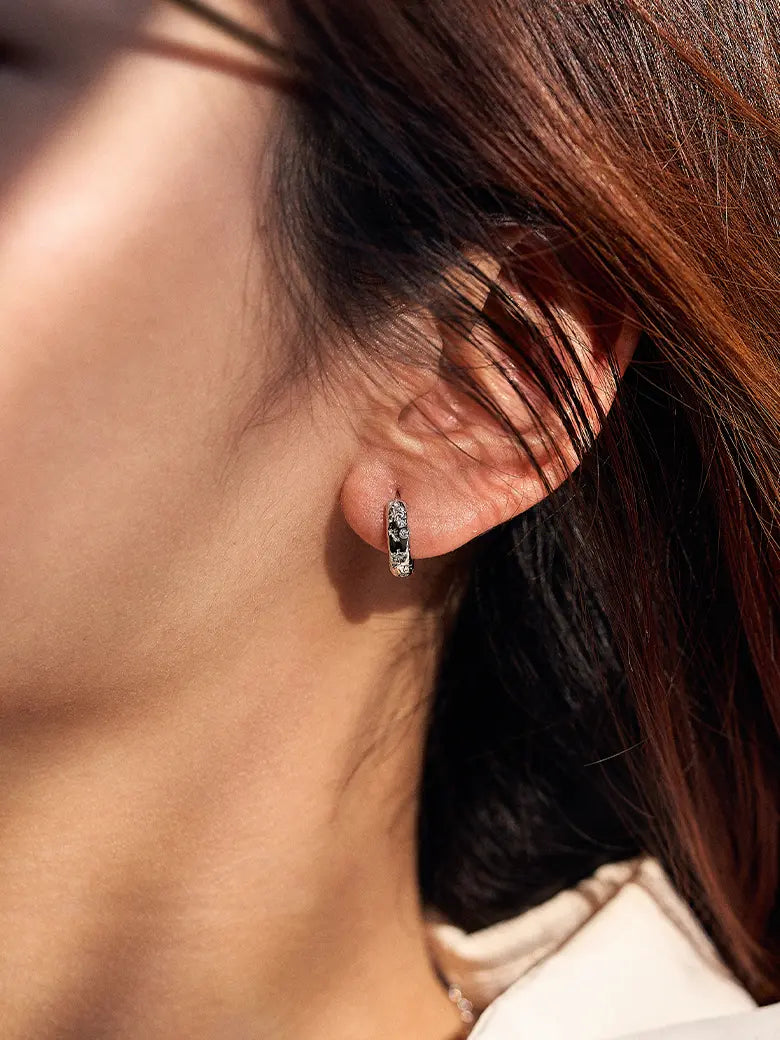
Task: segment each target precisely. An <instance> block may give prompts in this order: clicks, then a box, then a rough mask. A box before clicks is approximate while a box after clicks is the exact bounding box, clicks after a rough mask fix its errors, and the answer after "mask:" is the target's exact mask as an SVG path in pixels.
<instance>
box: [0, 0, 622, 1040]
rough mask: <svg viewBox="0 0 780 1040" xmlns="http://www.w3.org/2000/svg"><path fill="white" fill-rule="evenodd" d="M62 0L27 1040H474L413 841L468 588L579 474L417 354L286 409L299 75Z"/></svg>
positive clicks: (8, 926)
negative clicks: (285, 109) (420, 885)
mask: <svg viewBox="0 0 780 1040" xmlns="http://www.w3.org/2000/svg"><path fill="white" fill-rule="evenodd" d="M6 3H7V7H5V8H4V7H3V6H2V5H4V4H6ZM45 6H46V5H45V4H43V5H42V6H41V10H42V8H43V7H45ZM55 7H56V8H57V11H58V17H61V18H62V19H64V20H65V21H66V22H67V24H68V27H69V32H68V33H64V32H63V33H61V34H59V35H57V34H54V35H52V36H51V39H50V40H47V46H50V47H51V48H53V49H54V50H56V48H57V47H60V48H63V47H64V46H65V43H64V41H65V40H66V39H67V40H68V41H69V46H70V47H71V50H69V51H68V55H70V57H68V55H60V57H61V58H62V61H63V62H64V63H65V58H67V60H68V61H70V62H71V63H72V64H71V66H70V67H67V68H66V67H65V65H66V64H67V63H65V64H63V69H61V70H60V71H59V72H57V73H56V74H55V73H53V72H52V73H50V74H48V78H47V75H46V74H44V73H36V74H35V75H34V76H31V77H29V78H14V79H9V80H8V81H3V83H2V87H0V89H1V90H3V91H5V93H4V95H3V98H2V102H3V109H4V120H5V125H6V126H7V127H8V134H7V135H6V136H4V137H3V145H2V148H3V150H4V151H3V155H2V158H1V159H0V179H1V180H2V184H3V194H2V197H1V198H0V341H1V342H2V350H1V351H0V404H1V407H0V488H1V489H2V494H0V630H2V632H3V640H2V642H1V643H0V776H1V782H0V877H2V879H3V881H2V885H0V934H3V935H4V936H5V937H6V941H5V942H4V943H3V948H2V953H0V1006H2V1007H3V1036H4V1038H5V1040H16V1038H19V1040H21V1038H25V1040H27V1038H30V1037H33V1036H34V1037H36V1038H37V1040H45V1038H47V1037H52V1038H53V1037H57V1038H59V1040H63V1038H67V1037H73V1038H76V1037H79V1038H82V1040H83V1038H86V1037H103V1036H106V1037H107V1036H111V1037H115V1038H121V1040H135V1038H142V1037H143V1038H147V1040H148V1038H150V1037H155V1038H157V1037H160V1038H162V1037H166V1038H167V1037H179V1036H187V1037H190V1038H192V1040H200V1038H203V1040H205V1038H209V1040H210V1038H217V1037H225V1036H230V1037H231V1038H236V1040H239V1038H243V1037H247V1038H249V1037H252V1038H258V1037H263V1038H274V1040H276V1038H278V1040H287V1038H293V1037H294V1038H296V1040H308V1038H317V1040H330V1038H333V1040H336V1038H338V1040H350V1038H354V1040H358V1038H360V1040H372V1038H377V1040H379V1038H380V1037H381V1038H382V1040H386V1038H387V1037H388V1036H409V1037H417V1036H419V1037H425V1038H426V1040H451V1038H452V1037H454V1036H455V1035H456V1033H457V1031H458V1028H459V1025H458V1015H457V1012H456V1010H455V1008H454V1007H453V1006H452V1004H451V1003H450V1002H449V1000H448V999H447V996H446V993H445V991H444V989H443V988H442V986H441V984H440V982H439V981H438V979H437V978H436V977H435V974H434V971H433V968H432V966H431V964H430V961H429V959H428V956H427V952H426V949H425V940H424V930H423V917H422V910H423V908H422V907H421V906H420V903H419V894H418V891H417V881H416V867H415V834H414V830H415V811H416V802H415V796H416V786H417V783H418V780H419V775H420V766H421V759H422V749H423V739H424V733H425V721H426V712H425V708H426V703H427V701H426V697H427V695H428V694H429V693H430V690H431V686H432V679H433V667H434V665H435V659H436V651H437V649H438V644H439V639H440V617H441V601H440V597H439V595H438V589H439V581H440V578H441V576H442V574H443V573H444V568H445V566H446V565H449V564H451V563H452V560H453V559H456V558H457V555H458V554H459V553H463V552H467V547H468V544H469V542H470V541H471V539H472V538H473V537H474V535H475V534H479V533H481V531H483V530H486V529H487V528H488V527H489V526H491V525H492V524H495V523H498V522H501V520H503V519H507V518H508V517H510V516H512V515H516V513H518V512H519V511H521V510H522V509H524V508H527V507H528V506H529V505H531V504H533V502H534V501H536V500H538V498H539V497H540V495H541V494H543V493H544V492H543V489H541V488H540V487H539V485H538V482H537V480H536V478H535V476H534V475H533V474H532V473H531V472H529V471H528V468H527V466H525V465H524V464H523V463H522V462H521V461H520V460H519V459H518V458H516V457H515V455H514V454H513V452H512V451H511V450H510V447H511V446H510V444H509V442H508V441H507V440H506V439H505V437H504V435H503V433H502V432H501V431H499V430H498V429H497V428H495V427H494V426H492V425H491V424H490V423H489V422H487V421H486V420H485V419H484V418H483V417H482V416H480V415H479V414H478V413H477V412H476V411H474V410H473V409H471V408H470V407H469V405H468V403H467V402H466V401H463V400H458V399H455V398H453V397H452V395H451V394H449V393H447V392H446V391H445V389H444V388H443V387H442V386H441V385H440V384H439V383H438V382H437V380H436V379H434V378H433V377H430V376H423V375H422V374H420V373H419V372H418V371H417V370H416V369H414V368H412V367H411V366H410V371H408V372H406V371H402V372H399V378H398V379H397V380H396V381H395V383H394V386H393V390H392V393H390V392H387V393H381V392H379V391H378V390H377V388H376V387H375V385H374V384H373V383H372V382H371V381H370V380H366V379H365V378H363V376H362V375H360V374H357V373H352V374H349V373H346V374H345V376H344V379H343V380H342V383H341V385H342V386H343V388H344V395H343V397H342V398H341V399H335V398H334V396H333V395H332V394H331V393H328V392H326V388H325V387H324V386H322V387H320V386H317V385H313V386H312V385H307V386H306V387H303V386H302V385H301V386H297V385H296V386H291V387H290V388H289V391H288V392H287V393H284V394H282V395H281V396H279V395H272V394H271V389H270V388H271V386H272V383H271V379H272V376H273V374H274V373H275V372H276V371H277V370H278V365H279V363H280V361H282V360H283V359H284V357H283V352H284V351H285V350H288V349H290V346H289V338H290V337H289V335H282V333H281V332H280V328H279V324H280V323H279V320H278V317H279V313H278V308H277V307H276V302H277V295H276V294H275V292H274V291H273V290H272V286H273V272H272V271H271V268H270V262H269V257H268V251H267V249H266V248H265V240H264V230H263V229H264V212H265V213H266V214H267V213H268V212H269V211H268V210H267V209H266V207H270V206H272V205H273V200H272V199H271V198H269V197H268V196H267V195H266V194H264V190H263V189H264V172H265V171H266V170H267V164H268V158H269V150H270V147H271V141H272V137H271V130H272V127H273V125H274V118H275V117H276V115H277V114H278V111H279V110H278V105H279V104H280V95H279V93H278V91H277V90H276V89H275V88H274V86H273V84H272V83H270V82H268V81H266V80H264V79H263V77H262V76H260V77H259V78H257V79H256V81H253V82H249V81H248V80H247V79H246V78H245V77H242V76H238V75H233V74H231V73H230V72H229V71H226V69H225V68H224V67H219V65H220V59H240V60H241V61H250V62H251V61H254V62H255V65H256V66H257V69H258V71H260V70H261V69H262V67H263V62H262V59H259V58H253V57H252V56H251V55H248V54H247V52H246V51H245V50H244V49H242V48H241V47H240V45H238V44H234V43H231V42H230V41H229V40H227V39H226V38H224V37H222V36H221V35H220V34H218V33H216V32H215V31H214V30H213V29H210V28H209V27H207V26H204V25H202V24H200V23H198V22H196V21H195V20H193V19H191V18H189V17H188V16H187V15H186V14H185V13H183V12H181V11H179V10H177V9H174V8H172V7H168V6H166V5H165V4H163V3H160V4H148V5H145V4H143V3H140V2H138V3H130V2H128V3H126V4H123V3H120V2H116V3H114V4H112V5H107V4H105V3H102V4H100V5H99V4H98V3H97V0H72V2H71V3H68V0H58V3H56V4H54V2H53V0H51V2H50V3H49V11H48V14H49V15H51V14H52V13H53V12H54V8H55ZM220 7H221V9H222V10H224V11H226V12H227V13H232V14H235V15H236V16H237V17H239V18H241V19H243V20H244V21H246V22H247V23H248V24H252V25H254V26H255V27H256V28H257V29H258V30H259V31H261V32H265V33H266V35H268V36H269V37H272V36H273V33H272V30H271V27H270V25H269V24H268V23H267V22H265V21H264V19H263V16H262V12H260V11H258V9H257V6H256V5H255V4H250V2H249V0H234V2H232V3H227V2H225V3H222V4H221V5H220ZM18 9H19V5H18V4H15V5H13V4H11V3H10V2H8V0H2V4H0V28H2V29H9V28H14V29H15V31H20V25H21V23H22V19H21V16H20V15H19V10H18ZM96 12H97V13H99V14H100V15H101V18H102V19H103V29H106V28H108V29H110V30H112V31H113V30H121V31H124V32H130V31H131V30H132V31H133V32H135V33H136V34H137V39H139V40H140V39H141V37H146V38H147V39H148V38H152V39H154V40H157V41H158V42H159V41H161V40H168V41H172V42H174V43H176V44H177V45H183V46H185V47H186V48H190V49H191V52H192V53H191V55H190V57H191V60H186V58H185V57H183V56H182V55H178V56H175V55H172V54H171V53H166V50H165V48H164V47H160V46H157V47H155V46H149V45H148V44H147V45H141V44H137V45H125V46H122V47H116V48H114V49H112V48H111V47H109V46H108V45H107V44H106V42H105V41H106V40H107V39H109V38H111V32H108V34H107V35H106V34H105V33H103V34H102V35H101V32H97V33H94V32H91V31H86V29H85V31H84V34H83V35H79V33H80V31H81V29H82V28H84V27H89V26H93V27H94V18H95V14H96ZM39 13H40V12H39ZM44 13H45V12H44ZM2 19H6V22H4V21H3V20H2ZM14 20H16V24H15V25H14V24H13V23H14ZM51 22H52V19H51V18H49V19H48V20H47V19H45V18H44V19H42V21H41V23H40V25H39V26H37V27H36V26H33V25H32V23H30V24H29V25H27V26H26V27H24V26H22V28H25V29H26V31H27V32H30V33H35V32H36V31H38V32H44V30H43V29H42V28H41V26H42V25H43V24H44V23H46V24H51ZM8 23H10V24H8ZM62 24H63V25H64V24H65V22H63V23H62ZM75 41H78V46H76V44H75ZM195 52H197V53H198V54H201V55H203V54H207V55H210V56H211V58H212V59H217V60H216V63H215V61H213V60H212V61H211V62H208V61H203V60H196V54H195ZM223 64H224V62H223ZM568 299H569V302H571V298H570V297H569V298H568ZM572 314H575V317H573V318H572V321H573V322H574V325H573V327H574V328H575V329H576V330H578V332H579V334H580V335H581V337H582V341H583V344H585V345H587V342H588V337H589V335H590V330H589V327H588V326H587V324H586V323H583V324H577V320H578V319H577V318H576V307H572ZM580 317H581V315H580ZM414 320H415V321H416V322H417V323H418V327H419V328H420V330H421V331H423V332H424V333H425V334H426V335H428V336H429V337H430V338H431V342H433V343H435V344H438V347H439V349H441V350H450V351H453V352H459V353H460V354H461V356H463V357H467V356H468V350H469V348H468V345H466V344H458V343H455V342H453V341H452V340H447V338H446V336H445V333H444V332H443V331H442V330H441V329H437V328H436V327H435V326H434V325H433V324H432V323H431V322H430V321H429V320H428V319H427V318H426V316H425V315H424V314H421V315H416V316H415V318H414ZM615 329H616V331H615V342H616V343H617V344H618V346H619V348H620V349H619V356H620V358H621V359H622V364H623V365H625V364H627V363H628V360H629V359H630V354H631V351H632V349H633V345H634V343H635V338H636V333H635V330H634V329H633V328H632V327H630V326H629V325H619V326H616V327H615ZM284 331H287V332H289V328H287V329H286V330H284ZM488 346H489V345H488ZM484 378H485V379H486V381H487V382H486V385H488V386H489V387H490V388H491V389H492V391H494V392H495V393H497V394H498V393H500V392H501V390H500V386H499V384H498V383H496V382H494V381H491V380H492V377H491V376H490V373H486V374H485V376H484ZM604 393H605V398H604V400H605V403H607V404H608V399H609V394H610V391H609V390H608V389H605V391H604ZM258 402H259V404H260V410H259V414H260V415H261V416H262V421H259V422H254V423H251V424H248V423H247V417H248V416H254V415H256V414H258V413H257V406H258ZM426 416H427V419H428V420H430V419H431V418H436V419H437V420H438V421H439V423H440V426H441V428H442V429H444V428H446V430H447V432H448V434H449V437H444V436H442V433H441V430H440V429H434V428H433V427H432V426H431V424H430V422H429V421H427V420H426ZM518 421H519V422H525V421H527V417H523V416H522V415H518ZM457 443H460V444H461V446H464V445H465V446H468V447H471V448H474V449H475V450H474V452H473V454H474V457H473V458H469V457H467V456H465V455H464V454H463V453H462V452H460V451H458V450H457V448H456V446H455V445H456V444H457ZM497 467H499V468H500V479H498V478H497V476H496V472H497ZM564 476H565V473H563V472H561V473H560V474H559V475H558V476H557V478H556V479H557V480H560V479H563V477H564ZM396 487H400V488H401V489H402V494H403V497H404V499H405V501H406V502H407V504H408V506H409V511H410V524H411V528H412V551H413V554H414V556H415V558H416V559H419V560H421V561H422V562H421V563H420V564H419V565H418V567H417V569H416V571H415V574H414V576H413V578H412V579H410V580H409V581H402V580H399V579H397V578H394V577H392V575H390V573H389V570H388V567H387V557H386V550H385V544H384V529H383V526H382V520H383V508H384V503H385V502H386V501H387V500H388V499H389V498H391V497H392V496H393V493H394V491H395V488H396ZM9 937H10V939H11V941H8V940H9Z"/></svg>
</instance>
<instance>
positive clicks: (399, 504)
mask: <svg viewBox="0 0 780 1040" xmlns="http://www.w3.org/2000/svg"><path fill="white" fill-rule="evenodd" d="M400 496H401V492H400V491H399V490H398V489H396V497H395V498H393V499H391V500H390V501H389V502H388V503H387V506H386V507H385V527H386V530H387V552H388V558H389V559H388V562H389V566H390V573H391V574H394V575H395V576H396V578H408V577H409V575H410V574H411V573H412V571H413V570H414V560H413V559H412V554H411V550H410V546H409V512H408V510H407V508H406V503H405V502H403V501H402V500H401V497H400Z"/></svg>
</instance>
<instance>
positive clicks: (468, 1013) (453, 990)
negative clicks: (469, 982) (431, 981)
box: [447, 982, 476, 1036]
mask: <svg viewBox="0 0 780 1040" xmlns="http://www.w3.org/2000/svg"><path fill="white" fill-rule="evenodd" d="M447 996H448V997H449V998H450V1000H451V1001H452V1003H453V1004H454V1005H455V1006H456V1007H457V1009H458V1011H460V1020H461V1022H465V1023H466V1025H467V1026H468V1027H469V1028H468V1029H467V1030H466V1031H465V1032H464V1034H463V1035H464V1036H468V1035H469V1033H470V1032H471V1027H472V1026H473V1025H474V1022H475V1021H476V1019H475V1017H474V1005H473V1004H472V1003H471V1001H470V1000H469V999H468V997H464V996H463V990H462V989H461V988H460V986H457V985H456V984H455V983H454V982H451V983H449V984H448V985H447Z"/></svg>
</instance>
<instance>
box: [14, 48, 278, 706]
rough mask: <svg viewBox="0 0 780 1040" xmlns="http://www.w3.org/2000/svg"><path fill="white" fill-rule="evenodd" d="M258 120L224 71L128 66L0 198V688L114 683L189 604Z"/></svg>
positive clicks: (245, 265) (253, 177) (239, 317)
mask: <svg viewBox="0 0 780 1040" xmlns="http://www.w3.org/2000/svg"><path fill="white" fill-rule="evenodd" d="M265 118H266V114H265V113H264V110H263V106H262V104H260V103H259V102H258V98H257V97H256V96H255V98H254V99H253V103H252V104H251V105H250V104H249V103H248V99H247V98H246V97H245V96H244V94H243V93H242V90H241V89H240V88H239V87H237V86H236V85H233V84H229V83H228V82H227V81H226V80H225V79H224V78H223V79H219V78H218V77H217V76H216V75H215V74H211V77H210V78H209V75H208V74H207V73H204V72H193V71H192V70H191V69H186V68H183V67H182V68H179V67H177V66H176V65H175V64H173V63H165V62H163V61H161V60H160V59H154V58H151V57H139V56H135V57H133V58H132V59H128V60H126V61H124V62H123V64H122V65H121V66H117V67H116V68H115V69H114V70H112V72H111V75H110V77H109V78H108V79H107V80H106V81H105V82H104V83H101V84H100V85H99V88H98V89H96V90H95V92H94V94H93V96H92V97H91V98H89V99H88V100H87V101H86V103H85V104H84V106H83V107H82V108H81V110H80V111H79V112H78V113H77V114H75V115H74V116H73V118H72V119H71V120H70V121H69V122H68V124H67V126H65V125H63V126H62V128H61V130H60V132H59V134H58V138H57V139H56V140H55V141H52V142H51V147H49V148H48V149H47V151H46V153H45V154H42V155H40V156H39V158H38V159H37V160H36V165H35V167H34V168H29V169H28V170H27V171H26V172H25V174H24V176H23V177H22V178H21V179H20V181H19V182H18V184H17V186H16V189H15V191H14V193H13V195H8V196H6V197H5V199H4V200H3V203H2V207H1V210H0V629H2V630H3V632H4V639H3V643H2V645H0V693H6V692H7V691H9V690H10V689H11V688H13V689H14V690H15V691H16V690H18V688H19V685H20V684H22V685H25V686H26V685H33V686H34V685H36V684H37V685H41V684H43V683H44V682H45V681H46V676H48V677H49V679H51V681H54V680H55V679H56V681H58V682H63V681H68V680H70V681H71V682H72V683H78V682H79V681H84V682H87V681H88V678H87V677H88V673H89V670H90V668H91V667H92V666H93V665H94V666H95V668H97V663H98V659H97V656H96V658H95V660H94V661H92V660H91V659H90V655H91V654H92V653H95V654H96V655H97V654H98V653H99V655H100V660H101V661H104V660H105V656H106V651H107V649H110V650H111V651H112V653H113V655H114V659H115V660H116V661H117V667H118V668H119V667H120V665H121V666H122V667H123V668H125V671H124V672H123V674H124V675H125V676H126V675H127V671H126V667H127V662H128V659H129V655H130V648H131V647H133V648H135V650H134V653H135V655H136V659H137V660H139V659H140V658H139V655H138V652H137V651H138V645H139V640H141V641H144V640H147V639H148V636H147V635H146V634H144V635H141V633H147V632H148V631H149V627H150V626H152V627H153V630H154V637H155V639H156V640H157V641H158V642H159V640H160V639H161V638H164V636H163V635H162V633H163V631H164V630H165V628H166V626H168V627H169V628H170V629H171V631H173V630H174V629H176V628H177V617H176V615H178V616H179V618H183V617H185V616H187V617H189V618H191V619H192V618H193V610H192V604H190V603H186V602H184V600H183V598H182V597H181V596H180V595H178V590H179V588H180V587H181V586H183V584H184V576H185V573H186V574H187V575H188V576H189V579H190V587H191V595H192V599H193V601H196V599H197V598H198V597H197V593H198V592H199V591H202V590H198V589H197V588H195V587H193V582H192V571H193V570H194V569H195V567H196V563H195V560H196V558H197V555H198V553H203V554H204V555H205V551H206V547H205V546H203V545H202V544H201V543H202V540H203V538H204V533H203V532H204V531H206V530H208V529H209V527H210V525H209V523H208V522H204V521H208V519H209V516H212V517H215V516H216V515H217V513H218V510H219V508H220V505H221V496H220V493H219V483H218V478H219V473H220V471H221V468H222V467H224V463H225V453H226V450H227V448H226V444H227V441H228V437H229V434H230V431H231V429H232V428H233V425H234V423H235V421H236V414H235V413H236V410H237V409H238V407H239V406H240V403H241V394H242V389H241V388H242V387H243V386H244V385H246V392H247V394H248V393H249V392H250V391H251V390H252V389H255V388H256V385H255V387H252V386H251V385H249V383H248V382H247V383H246V384H245V383H243V382H241V373H243V372H245V371H246V370H247V368H248V366H249V365H250V364H251V368H249V371H252V372H255V371H257V370H258V369H259V370H262V367H263V359H262V357H257V356H254V352H257V354H260V353H261V352H262V350H263V342H262V335H261V334H260V333H259V331H258V330H257V329H249V330H247V327H246V324H247V323H246V315H247V308H248V307H250V308H252V313H254V314H256V313H257V311H258V306H259V305H260V304H261V303H262V300H261V298H258V299H255V300H253V299H252V296H251V294H250V296H249V299H247V286H258V287H262V283H263V280H264V275H263V272H262V270H260V265H259V261H258V259H257V252H258V251H257V250H255V251H254V252H252V238H253V234H255V227H256V206H257V201H256V200H257V169H258V166H259V165H260V156H261V153H260V152H259V149H258V142H261V141H262V137H263V127H264V119H265ZM247 141H251V142H252V148H251V149H250V148H249V147H248V146H247V144H246V143H244V142H247ZM248 331H249V332H251V333H252V335H251V336H249V335H248V334H247V332H248ZM245 378H246V377H245ZM194 584H195V586H196V585H197V582H195V583H194ZM201 598H208V597H207V596H206V597H201ZM130 618H132V619H133V621H132V623H131V622H130V620H129V619H130ZM193 623H194V622H193ZM180 635H181V630H180V629H179V636H180ZM150 645H151V642H150ZM141 656H142V655H141ZM128 681H131V680H130V679H128Z"/></svg>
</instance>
